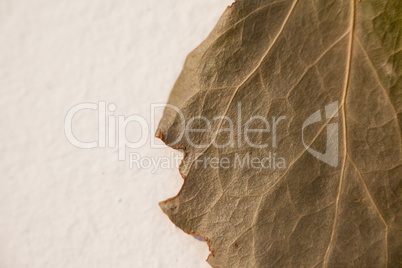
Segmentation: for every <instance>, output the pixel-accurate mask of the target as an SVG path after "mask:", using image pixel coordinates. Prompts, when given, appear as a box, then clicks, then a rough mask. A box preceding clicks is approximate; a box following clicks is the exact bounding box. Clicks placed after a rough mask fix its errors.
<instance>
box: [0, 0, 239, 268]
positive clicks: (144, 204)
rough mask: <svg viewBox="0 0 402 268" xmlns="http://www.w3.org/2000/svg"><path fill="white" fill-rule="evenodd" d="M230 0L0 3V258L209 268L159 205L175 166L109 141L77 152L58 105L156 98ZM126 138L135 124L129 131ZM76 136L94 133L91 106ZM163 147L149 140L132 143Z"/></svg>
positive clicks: (30, 263) (140, 108) (133, 109)
mask: <svg viewBox="0 0 402 268" xmlns="http://www.w3.org/2000/svg"><path fill="white" fill-rule="evenodd" d="M230 3H231V1H230V0H203V1H197V0H142V1H140V0H131V1H128V0H126V1H123V0H1V1H0V90H1V98H0V105H1V112H0V123H1V131H0V146H1V147H0V156H1V158H0V172H1V173H0V267H7V268H14V267H35V268H46V267H51V268H56V267H74V268H75V267H82V268H88V267H101V268H102V267H105V268H106V267H108V268H109V267H117V268H120V267H209V266H208V265H207V264H206V262H205V261H204V260H205V258H206V257H207V255H208V249H207V246H206V243H205V242H201V241H199V240H196V239H194V238H193V237H191V236H188V235H186V234H184V233H183V232H182V231H181V230H179V229H178V228H176V227H174V225H173V224H172V223H171V222H170V221H169V219H168V218H167V217H166V216H165V215H164V214H163V213H162V211H161V210H160V209H159V207H158V202H159V201H162V200H165V199H167V198H169V197H172V196H174V195H175V194H176V193H177V192H178V191H179V189H180V187H181V184H182V179H181V177H180V175H179V173H178V171H177V170H175V169H169V170H158V171H157V172H156V173H155V174H152V173H151V171H150V170H135V169H130V168H129V165H128V161H118V160H117V150H116V149H111V148H103V149H102V148H98V149H89V150H84V149H78V148H76V147H74V146H73V145H71V144H69V142H68V141H67V139H66V137H65V135H64V117H65V115H66V113H67V111H68V110H69V109H70V108H71V107H72V106H74V105H76V104H78V103H81V102H93V103H97V102H98V101H106V102H107V103H114V104H115V105H116V106H117V110H116V112H114V113H109V114H108V115H116V116H117V115H126V116H128V115H132V114H139V115H141V116H143V117H144V118H146V119H147V120H149V116H150V108H149V106H150V103H152V102H165V101H166V100H167V97H168V94H169V92H170V89H171V88H172V86H173V83H174V81H175V79H176V78H177V76H178V74H179V72H180V70H181V67H182V65H183V62H184V59H185V57H186V55H187V53H188V52H190V51H191V50H192V49H193V48H194V47H195V46H197V45H198V44H199V43H200V42H201V41H202V40H203V39H204V38H205V37H206V35H207V34H208V33H209V32H210V30H211V29H212V28H213V26H214V25H215V23H216V21H217V20H218V18H219V16H220V14H221V13H222V12H223V10H224V9H225V7H226V6H227V5H228V4H230ZM127 132H128V136H130V137H132V138H133V139H135V138H136V137H137V136H136V135H137V134H136V133H137V132H138V131H137V132H136V125H135V124H133V125H132V126H131V127H130V128H128V129H127ZM74 133H75V134H76V135H77V136H78V137H80V139H83V140H88V141H90V140H93V139H96V135H97V123H96V113H95V112H93V111H86V112H82V113H81V114H80V116H79V117H78V116H77V118H75V121H74ZM134 151H135V152H138V153H140V154H141V155H152V156H154V157H157V156H168V155H169V153H170V152H171V151H172V150H170V149H151V148H150V146H149V144H148V145H146V146H144V147H142V148H140V149H137V150H130V152H134Z"/></svg>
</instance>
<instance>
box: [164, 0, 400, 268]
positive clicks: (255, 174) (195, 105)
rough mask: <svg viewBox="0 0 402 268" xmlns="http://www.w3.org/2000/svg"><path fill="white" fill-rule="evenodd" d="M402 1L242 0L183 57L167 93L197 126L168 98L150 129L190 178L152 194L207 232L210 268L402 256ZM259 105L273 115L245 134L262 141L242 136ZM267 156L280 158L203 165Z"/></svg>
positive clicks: (364, 262) (192, 227) (372, 261)
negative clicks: (170, 191)
mask: <svg viewBox="0 0 402 268" xmlns="http://www.w3.org/2000/svg"><path fill="white" fill-rule="evenodd" d="M401 12H402V7H401V1H400V0H388V1H376V0H363V1H361V2H358V1H352V0H349V1H343V0H342V1H341V0H334V1H319V0H317V1H312V0H311V1H310V0H305V1H297V0H295V1H288V0H285V1H274V0H259V1H258V0H239V1H237V2H236V3H234V4H233V5H232V6H231V7H228V9H227V10H226V11H225V12H224V14H223V16H222V17H221V19H220V20H219V22H218V24H217V26H216V27H215V29H214V30H213V31H212V33H211V34H210V35H209V36H208V38H207V39H206V40H205V41H204V42H203V43H202V44H201V45H200V46H199V47H198V48H196V49H195V50H194V51H193V52H192V53H191V54H190V55H189V56H188V58H187V60H186V63H185V66H184V69H183V71H182V74H181V75H180V77H179V78H178V80H177V82H176V84H175V86H174V88H173V90H172V93H171V96H170V98H169V104H171V105H173V106H176V107H178V109H179V110H180V111H182V112H183V116H184V119H185V123H189V120H190V119H191V118H195V120H193V121H192V126H193V128H196V127H198V128H199V129H205V131H204V132H191V131H190V132H189V133H188V135H183V119H182V118H181V117H180V115H179V113H177V111H175V110H174V109H171V108H166V109H165V112H164V116H163V118H162V120H161V122H160V124H159V129H158V132H157V136H158V137H160V138H162V140H164V141H165V142H166V143H167V144H168V145H170V146H172V147H174V148H183V149H184V150H185V153H186V154H185V158H184V160H183V164H182V166H181V167H180V172H181V174H182V175H183V177H184V178H185V181H184V184H183V187H182V189H181V190H180V192H179V194H178V195H177V196H176V197H174V198H172V199H169V200H167V201H165V202H162V203H161V204H160V205H161V207H162V209H163V211H164V212H165V213H166V214H167V215H168V216H169V218H170V219H171V220H172V221H173V222H174V223H175V224H176V225H177V226H178V227H180V228H181V229H183V230H184V231H185V232H187V233H191V234H199V235H201V236H203V237H205V239H206V240H208V242H209V245H210V250H211V252H212V253H211V255H210V256H209V258H208V262H209V263H210V264H211V265H212V266H213V267H266V266H269V267H321V266H324V267H352V266H357V267H386V266H390V267H401V266H402V165H401V163H402V161H401V151H402V150H401V130H402V129H401V126H402V116H401V115H402V79H401V73H402V52H401V47H402V39H401V30H402V19H401ZM199 116H203V118H204V119H202V118H200V117H199ZM217 116H226V118H224V117H220V118H218V119H217V120H213V119H214V117H217ZM253 116H260V117H264V118H267V119H269V124H270V125H269V131H265V132H262V131H260V132H258V131H255V132H249V133H248V137H249V138H250V137H251V138H250V139H251V140H252V141H253V144H257V143H258V144H260V145H263V144H264V145H265V144H268V146H266V147H264V148H256V146H254V145H253V146H251V145H250V143H248V142H247V140H245V137H246V135H247V133H245V131H244V130H245V125H246V122H247V121H248V120H249V119H250V118H252V117H253ZM280 116H283V117H282V119H281V120H279V119H280ZM273 117H275V118H273ZM227 118H230V119H232V120H233V122H235V124H236V126H234V127H233V128H231V125H230V122H229V120H228V119H227ZM205 119H208V120H210V122H211V129H210V130H208V128H207V126H206V120H205ZM238 120H240V121H238ZM275 120H276V121H275ZM260 121H261V122H262V120H260ZM239 122H240V123H239ZM261 122H259V121H258V120H255V121H254V123H255V124H254V127H253V128H259V129H262V128H263V127H264V126H266V125H263V124H261ZM237 123H238V124H237ZM250 125H252V123H250ZM188 129H189V128H187V130H188ZM225 129H226V131H225ZM228 129H229V130H231V129H232V130H234V131H228ZM335 138H337V142H336V143H335V142H333V141H334V139H335ZM331 141H332V142H331ZM194 144H195V145H198V146H194ZM217 145H226V146H221V148H218V147H219V146H217ZM334 152H335V153H336V152H337V154H335V153H334ZM269 154H271V155H270V156H271V158H270V159H271V161H273V159H275V158H276V160H277V161H278V160H281V159H284V160H285V162H281V165H278V162H276V163H275V164H273V163H271V166H270V167H269V168H264V167H257V168H255V167H253V166H252V167H250V166H248V167H244V166H243V167H241V166H234V165H230V168H225V167H222V166H219V168H216V167H212V165H209V164H208V165H207V166H205V165H204V164H205V163H206V162H207V160H206V159H208V158H210V159H211V158H213V157H216V158H217V159H223V158H228V159H229V161H232V163H233V162H234V161H236V156H237V157H242V158H241V159H245V158H247V155H249V159H253V158H256V159H261V158H264V157H267V156H268V155H269ZM239 159H240V158H239ZM234 163H236V162H234ZM219 165H220V163H219Z"/></svg>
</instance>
